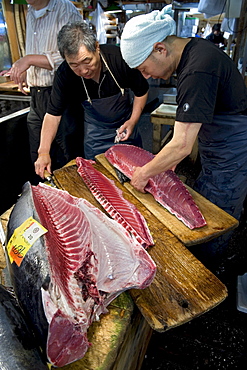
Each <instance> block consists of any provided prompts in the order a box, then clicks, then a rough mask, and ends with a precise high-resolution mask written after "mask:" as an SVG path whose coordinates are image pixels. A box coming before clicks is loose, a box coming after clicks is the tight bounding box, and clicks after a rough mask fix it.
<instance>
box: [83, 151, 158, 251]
mask: <svg viewBox="0 0 247 370" xmlns="http://www.w3.org/2000/svg"><path fill="white" fill-rule="evenodd" d="M92 162H93V163H95V162H94V161H90V160H87V159H84V158H81V157H78V158H76V164H77V166H78V173H79V174H80V175H81V177H82V178H83V181H84V182H85V184H86V185H87V187H88V188H89V190H90V191H91V192H92V194H93V195H94V197H95V198H96V199H97V200H98V202H99V203H100V204H101V205H102V207H103V208H104V209H105V210H106V212H108V213H109V215H110V216H111V217H112V218H113V219H114V220H116V221H117V222H119V223H120V224H121V225H122V226H123V227H124V228H125V229H126V230H127V231H129V232H130V233H131V234H132V235H134V236H135V237H136V239H137V240H138V241H139V243H141V244H142V246H143V247H144V248H146V247H148V246H150V245H153V244H154V242H153V238H152V236H151V234H150V231H149V229H148V226H147V224H146V220H145V219H144V217H143V216H142V214H141V213H140V212H139V211H138V210H137V208H136V207H135V206H134V205H133V204H132V203H130V202H129V201H127V200H126V199H125V198H124V197H123V193H122V191H121V190H120V189H119V188H118V187H117V186H116V185H115V183H114V181H112V180H110V179H108V178H107V177H106V176H105V175H103V174H102V173H101V172H99V171H97V170H96V169H95V168H94V167H93V165H92V164H91V163H92Z"/></svg>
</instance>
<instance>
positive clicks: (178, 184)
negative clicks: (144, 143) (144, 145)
mask: <svg viewBox="0 0 247 370" xmlns="http://www.w3.org/2000/svg"><path fill="white" fill-rule="evenodd" d="M105 156H106V158H107V159H108V161H109V162H110V163H111V164H112V165H113V166H114V167H115V168H117V169H118V170H119V171H121V172H122V173H123V174H124V175H125V176H127V177H128V178H129V179H131V178H132V175H133V172H134V167H142V166H144V165H145V164H146V163H148V162H150V161H151V160H152V159H153V158H154V155H153V154H152V153H150V152H148V151H146V150H144V149H141V148H138V147H136V146H133V145H127V144H117V145H114V146H112V147H111V148H109V149H108V150H107V151H106V152H105ZM145 191H147V192H149V193H151V194H152V195H153V197H154V198H155V199H156V201H157V202H159V203H160V204H161V205H162V206H163V207H165V208H166V209H167V210H168V211H170V212H171V213H172V214H174V215H175V216H176V217H177V218H178V219H179V220H181V221H182V222H183V223H184V224H185V225H186V226H188V227H189V228H190V229H195V228H198V227H202V226H205V225H206V224H207V223H206V221H205V219H204V217H203V215H202V214H201V212H200V210H199V208H198V206H197V205H196V203H195V201H194V200H193V198H192V196H191V194H190V193H189V191H188V190H187V188H186V187H185V185H184V184H183V183H182V181H181V180H180V179H179V177H178V176H177V175H176V174H175V172H174V171H172V170H168V171H165V172H162V173H161V174H159V175H156V176H154V177H151V178H150V179H149V181H148V183H147V185H146V187H145Z"/></svg>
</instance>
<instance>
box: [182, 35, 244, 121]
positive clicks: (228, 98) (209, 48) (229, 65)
mask: <svg viewBox="0 0 247 370" xmlns="http://www.w3.org/2000/svg"><path fill="white" fill-rule="evenodd" d="M177 103H178V109H177V113H176V120H177V121H180V122H197V123H211V122H212V120H213V116H214V115H223V114H226V115H228V114H240V113H244V111H246V109H247V89H246V86H245V84H244V80H243V78H242V76H241V74H240V73H239V71H238V69H237V67H236V65H235V64H234V62H233V61H232V60H231V58H229V56H228V55H227V54H225V53H224V52H223V51H222V50H220V49H219V48H218V47H217V46H215V45H214V44H212V43H211V42H208V41H207V40H204V39H199V38H192V39H191V41H190V42H189V43H188V44H187V45H186V46H185V49H184V51H183V53H182V57H181V60H180V63H179V65H178V68H177ZM245 113H246V112H245Z"/></svg>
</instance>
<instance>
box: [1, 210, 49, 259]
mask: <svg viewBox="0 0 247 370" xmlns="http://www.w3.org/2000/svg"><path fill="white" fill-rule="evenodd" d="M46 232H47V230H46V229H45V228H44V227H43V226H42V225H41V224H40V223H39V222H38V221H36V220H34V219H33V218H32V217H29V218H28V219H27V220H26V221H24V222H23V224H21V225H20V226H19V227H17V228H16V229H15V231H14V232H13V235H12V236H11V238H10V240H9V242H8V245H7V252H8V255H9V259H10V262H11V263H13V262H15V263H16V264H17V265H18V266H20V265H21V263H22V261H23V258H24V257H25V255H26V254H27V252H28V251H29V249H30V248H31V246H32V245H33V244H34V243H35V242H36V240H37V239H38V238H40V237H41V236H42V235H44V234H45V233H46Z"/></svg>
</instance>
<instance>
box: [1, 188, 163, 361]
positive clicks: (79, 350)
mask: <svg viewBox="0 0 247 370" xmlns="http://www.w3.org/2000/svg"><path fill="white" fill-rule="evenodd" d="M29 217H33V218H34V219H35V220H37V221H38V222H40V223H41V224H42V225H43V226H44V227H45V228H46V229H47V230H48V232H47V233H46V234H45V235H44V236H42V237H41V238H39V239H38V240H37V241H36V242H35V243H34V244H33V245H32V247H31V248H30V249H29V250H28V252H27V254H26V255H25V257H24V258H23V261H22V263H21V265H20V267H18V266H17V265H16V264H15V262H13V263H12V264H10V262H9V263H8V266H9V270H10V275H11V279H12V283H13V286H14V289H15V293H16V295H17V298H18V300H19V302H20V304H21V306H22V308H23V310H24V312H25V313H26V315H27V316H28V318H29V322H30V325H31V326H32V328H33V330H34V331H35V335H36V337H37V338H38V339H39V344H40V346H41V347H42V348H43V351H44V352H46V355H47V358H48V360H49V361H50V363H51V364H53V365H54V366H58V367H61V366H64V365H66V364H68V363H71V362H73V361H75V360H77V359H80V358H82V357H83V356H84V354H85V353H86V351H87V349H88V346H89V343H88V340H87V329H88V327H89V326H90V324H91V323H92V322H93V321H94V320H95V319H96V318H97V317H98V316H99V315H100V314H101V313H105V312H107V310H106V307H107V305H108V304H109V303H110V302H111V301H112V300H113V299H114V298H115V297H116V296H117V295H119V294H120V293H121V292H122V291H124V290H126V289H130V288H139V289H142V288H145V287H146V286H148V285H149V284H150V283H151V281H152V279H153V277H154V274H155V270H156V266H155V264H154V262H153V261H152V259H151V257H150V256H149V255H148V253H147V252H146V251H145V250H144V249H143V248H142V246H141V245H140V244H139V243H138V242H137V241H136V240H134V239H132V238H130V236H129V233H128V232H127V231H126V230H125V229H124V228H123V227H122V226H121V225H120V224H118V223H117V222H116V221H114V220H111V219H110V218H109V217H107V216H106V215H105V214H103V213H102V212H101V211H100V210H99V209H97V208H95V207H93V206H92V205H91V204H90V203H89V202H87V201H86V200H85V199H81V198H76V197H73V196H71V195H70V194H69V193H67V192H65V191H63V190H58V189H55V188H52V187H50V186H46V185H44V184H39V185H38V186H30V184H28V183H27V184H25V186H24V188H23V193H22V196H21V197H20V199H19V200H18V202H17V204H16V205H15V207H14V209H13V211H12V213H11V216H10V220H9V223H8V235H7V238H8V240H9V238H10V237H11V235H12V234H13V232H14V230H15V229H16V228H17V227H19V226H20V225H21V224H22V223H23V222H24V221H25V220H26V219H27V218H29ZM7 259H8V256H7ZM41 292H42V293H41Z"/></svg>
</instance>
